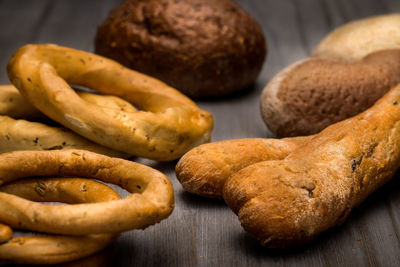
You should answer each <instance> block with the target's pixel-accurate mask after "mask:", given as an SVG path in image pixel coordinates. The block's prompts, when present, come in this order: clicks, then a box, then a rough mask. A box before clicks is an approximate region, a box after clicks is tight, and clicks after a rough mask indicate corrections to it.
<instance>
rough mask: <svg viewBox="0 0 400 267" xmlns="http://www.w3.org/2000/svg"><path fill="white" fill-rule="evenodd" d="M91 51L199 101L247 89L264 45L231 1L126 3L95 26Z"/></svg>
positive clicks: (132, 0)
mask: <svg viewBox="0 0 400 267" xmlns="http://www.w3.org/2000/svg"><path fill="white" fill-rule="evenodd" d="M95 51H96V53H98V54H100V55H103V56H106V57H109V58H112V59H114V60H116V61H118V62H120V63H121V64H123V65H125V66H127V67H129V68H132V69H135V70H138V71H141V72H143V73H146V74H149V75H151V76H153V77H156V78H158V79H160V80H162V81H164V82H166V83H167V84H169V85H171V86H172V87H175V88H177V89H179V90H180V91H182V92H183V93H184V94H186V95H188V96H191V97H195V98H199V97H213V96H223V95H227V94H230V93H233V92H236V91H238V90H242V89H246V87H248V86H249V85H251V84H252V83H253V82H254V81H255V80H256V78H257V76H258V74H259V73H260V71H261V68H262V65H263V62H264V59H265V56H266V42H265V38H264V35H263V32H262V30H261V28H260V27H259V25H258V24H257V22H256V21H255V20H254V19H253V18H252V17H251V16H250V15H249V14H248V13H247V12H245V11H244V10H243V9H242V8H241V7H240V6H238V5H237V4H236V3H234V2H233V1H230V0H218V1H213V0H192V1H174V0H146V1H143V0H127V1H124V2H123V3H121V4H120V5H119V6H118V7H116V8H115V9H114V10H113V11H111V12H110V14H109V16H108V18H107V19H106V20H105V21H104V22H103V23H102V24H101V25H100V26H99V27H98V30H97V35H96V39H95Z"/></svg>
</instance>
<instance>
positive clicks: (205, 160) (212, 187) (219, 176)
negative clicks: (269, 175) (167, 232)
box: [176, 137, 310, 198]
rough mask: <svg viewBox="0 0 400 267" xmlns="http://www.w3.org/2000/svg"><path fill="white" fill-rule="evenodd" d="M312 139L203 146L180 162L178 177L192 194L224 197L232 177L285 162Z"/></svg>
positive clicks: (248, 140)
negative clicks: (253, 167) (259, 164)
mask: <svg viewBox="0 0 400 267" xmlns="http://www.w3.org/2000/svg"><path fill="white" fill-rule="evenodd" d="M309 139H310V137H292V138H284V139H268V138H244V139H233V140H225V141H220V142H214V143H208V144H203V145H200V146H198V147H195V148H193V149H192V150H190V151H189V152H188V153H186V154H185V155H184V156H183V157H182V158H181V159H180V160H179V162H178V164H177V165H176V177H177V179H178V180H179V182H180V183H181V184H182V186H183V188H184V189H185V190H186V191H188V192H191V193H194V194H198V195H201V196H205V197H211V198H222V188H223V186H224V184H225V181H226V180H227V179H228V178H229V177H230V176H231V175H232V174H234V173H235V172H237V171H239V170H240V169H243V168H244V167H247V166H249V165H251V164H254V163H257V162H260V161H265V160H277V159H283V158H285V157H286V156H287V155H288V154H290V153H291V152H293V151H294V150H295V149H297V148H298V147H299V146H300V145H302V144H303V143H305V142H306V141H308V140H309Z"/></svg>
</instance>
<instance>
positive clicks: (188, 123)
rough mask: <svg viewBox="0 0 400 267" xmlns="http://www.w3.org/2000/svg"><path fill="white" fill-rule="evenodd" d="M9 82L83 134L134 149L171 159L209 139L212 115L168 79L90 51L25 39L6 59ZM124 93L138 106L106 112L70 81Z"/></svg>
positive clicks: (133, 152)
mask: <svg viewBox="0 0 400 267" xmlns="http://www.w3.org/2000/svg"><path fill="white" fill-rule="evenodd" d="M8 74H9V78H10V80H11V82H12V83H13V84H14V86H16V87H17V88H18V89H19V90H20V92H21V94H22V95H23V96H24V97H25V98H26V99H27V100H28V101H29V102H30V103H32V104H33V105H34V106H35V107H36V108H37V109H39V110H40V111H41V112H43V113H44V114H45V115H46V116H48V117H50V118H51V119H53V120H55V121H57V122H59V123H61V124H63V125H64V126H66V127H67V128H69V129H71V130H73V131H75V132H77V133H79V134H80V135H82V136H84V137H86V138H88V139H90V140H92V141H94V142H96V143H99V144H102V145H104V146H107V147H110V148H112V149H115V150H118V151H122V152H126V153H128V154H131V155H137V156H142V157H147V158H151V159H156V160H161V161H168V160H174V159H177V158H179V157H180V156H182V155H183V154H184V153H185V152H187V151H188V150H189V149H191V148H192V147H194V146H197V145H199V144H202V143H205V142H208V141H209V140H210V136H211V130H212V127H213V119H212V116H211V115H210V114H209V113H208V112H206V111H203V110H200V109H199V108H198V107H197V106H196V105H195V104H194V103H193V102H192V101H191V100H190V99H188V98H187V97H185V96H184V95H182V94H181V93H179V92H178V91H177V90H175V89H173V88H171V87H169V86H167V85H166V84H164V83H162V82H160V81H158V80H156V79H154V78H151V77H149V76H146V75H143V74H140V73H138V72H135V71H132V70H130V69H127V68H124V67H123V66H121V65H120V64H118V63H116V62H114V61H112V60H109V59H106V58H104V57H101V56H97V55H94V54H91V53H87V52H83V51H79V50H75V49H71V48H66V47H61V46H57V45H26V46H23V47H22V48H20V49H18V51H17V52H16V53H15V54H14V56H13V57H12V59H11V60H10V62H9V64H8ZM67 82H68V83H71V84H78V85H82V86H86V87H89V88H92V89H94V90H97V91H99V92H102V93H104V94H111V95H116V96H119V97H121V98H123V99H126V100H127V101H129V102H130V103H132V104H133V105H134V106H135V107H137V108H138V109H140V110H141V111H139V112H123V111H121V112H118V113H115V114H114V115H110V114H107V113H105V112H104V111H103V110H102V109H101V108H98V107H97V106H95V105H91V104H88V103H87V102H85V101H83V100H82V99H81V98H80V97H79V96H78V95H77V94H76V93H75V91H74V90H72V89H71V87H70V86H69V85H68V83H67Z"/></svg>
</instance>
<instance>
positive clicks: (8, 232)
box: [0, 223, 13, 244]
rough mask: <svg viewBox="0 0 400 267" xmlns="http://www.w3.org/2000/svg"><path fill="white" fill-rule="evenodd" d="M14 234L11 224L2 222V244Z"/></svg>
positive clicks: (0, 235) (0, 237)
mask: <svg viewBox="0 0 400 267" xmlns="http://www.w3.org/2000/svg"><path fill="white" fill-rule="evenodd" d="M12 236H13V230H12V229H11V227H10V226H8V225H5V224H1V223H0V244H1V243H4V242H7V241H8V240H10V239H11V238H12Z"/></svg>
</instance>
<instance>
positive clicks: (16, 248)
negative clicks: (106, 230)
mask: <svg viewBox="0 0 400 267" xmlns="http://www.w3.org/2000/svg"><path fill="white" fill-rule="evenodd" d="M0 191H1V192H2V194H5V193H7V194H13V195H17V196H19V197H24V198H27V199H29V200H31V201H58V202H65V203H82V202H102V201H112V200H118V199H120V196H119V195H118V194H117V193H116V192H115V191H114V190H112V189H111V188H110V187H108V186H106V185H104V184H101V183H99V182H95V181H91V180H88V179H79V178H45V179H27V180H20V181H16V182H12V183H9V184H6V185H4V186H2V187H0ZM7 227H8V226H7ZM11 237H12V234H11V236H10V238H11ZM114 239H115V235H114V234H98V235H88V236H79V237H78V236H73V237H72V236H54V235H48V236H21V237H15V238H13V239H11V240H10V241H8V242H7V243H4V244H1V245H0V263H18V264H56V263H61V262H66V261H72V260H76V259H80V258H83V257H86V256H88V255H90V254H93V253H95V252H96V251H99V250H101V249H103V248H104V247H105V246H107V245H108V244H110V243H111V242H112V241H113V240H114Z"/></svg>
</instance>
